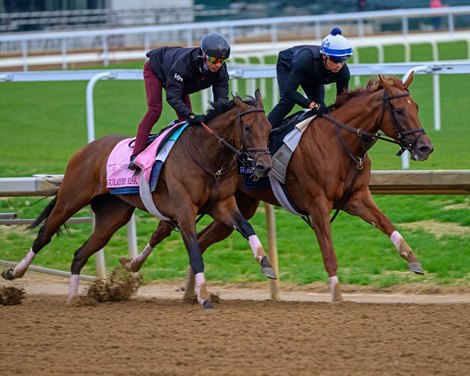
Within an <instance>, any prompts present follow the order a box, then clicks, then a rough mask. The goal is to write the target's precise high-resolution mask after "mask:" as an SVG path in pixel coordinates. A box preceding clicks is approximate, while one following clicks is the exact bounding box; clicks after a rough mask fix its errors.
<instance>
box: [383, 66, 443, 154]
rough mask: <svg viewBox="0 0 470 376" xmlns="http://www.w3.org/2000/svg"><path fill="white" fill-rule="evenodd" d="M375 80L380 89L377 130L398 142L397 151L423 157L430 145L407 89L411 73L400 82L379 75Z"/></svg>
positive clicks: (428, 152) (411, 79)
mask: <svg viewBox="0 0 470 376" xmlns="http://www.w3.org/2000/svg"><path fill="white" fill-rule="evenodd" d="M379 80H380V81H379V85H381V86H382V87H383V89H384V95H383V106H382V114H381V117H380V119H379V127H380V129H381V130H382V132H384V133H385V134H386V135H387V136H389V137H392V138H393V139H394V140H395V141H396V142H397V143H398V144H399V145H400V147H401V150H400V152H399V154H401V153H402V152H403V151H405V150H408V151H409V152H410V154H411V158H412V159H413V160H415V161H424V160H426V159H427V158H428V157H429V154H431V153H432V151H433V150H434V148H433V146H432V143H431V140H430V139H429V138H428V136H427V135H426V134H425V131H424V129H423V127H422V126H421V122H420V121H419V116H418V105H417V104H416V103H415V101H414V100H413V98H411V96H410V92H409V91H408V87H409V86H410V84H411V82H412V81H413V72H412V73H411V74H410V75H409V76H408V78H407V80H406V81H405V82H404V83H403V82H402V81H401V80H399V79H398V78H396V77H395V78H389V79H387V78H384V77H382V76H380V75H379Z"/></svg>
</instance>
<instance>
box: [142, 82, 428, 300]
mask: <svg viewBox="0 0 470 376" xmlns="http://www.w3.org/2000/svg"><path fill="white" fill-rule="evenodd" d="M412 80H413V73H412V74H411V75H410V76H409V77H408V79H407V80H406V82H405V83H403V82H402V81H401V80H400V79H398V78H396V77H390V78H383V77H381V76H379V79H378V80H370V81H369V83H368V85H367V86H366V88H365V89H356V90H354V91H351V92H348V93H344V94H343V95H341V96H340V97H338V98H337V101H336V103H335V104H334V105H333V110H332V111H331V113H330V114H329V115H325V116H324V117H317V118H315V119H314V120H313V121H312V122H311V124H310V125H309V126H308V128H307V129H306V130H305V132H304V134H303V136H302V138H301V139H300V142H299V145H298V147H297V148H296V149H295V151H294V153H293V155H292V158H291V160H290V163H289V165H288V169H287V174H286V184H285V186H286V188H287V191H288V193H289V195H290V197H291V199H292V201H293V203H294V204H295V206H296V207H297V208H298V209H299V210H300V211H302V212H304V213H305V214H306V217H307V218H308V222H309V224H310V226H311V228H312V229H313V230H314V232H315V235H316V237H317V240H318V243H319V246H320V249H321V252H322V257H323V263H324V266H325V269H326V271H327V273H328V276H329V287H330V293H331V298H332V301H335V302H337V301H341V300H342V297H341V291H340V285H339V281H338V277H337V269H338V264H337V259H336V255H335V250H334V248H333V242H332V235H331V223H330V212H331V211H332V210H333V209H335V208H336V209H338V208H340V209H342V210H344V211H346V212H347V213H349V214H351V215H355V216H359V217H360V218H362V219H363V220H364V221H366V222H367V223H370V224H371V225H372V226H374V227H376V228H378V229H379V230H380V231H382V232H383V233H384V234H385V235H387V236H388V237H389V238H390V240H391V241H392V243H393V244H394V245H395V247H396V248H397V250H398V252H399V254H400V256H401V257H403V258H404V259H405V260H406V261H407V262H408V269H409V270H410V271H412V272H415V273H417V274H423V273H424V271H423V268H422V267H421V265H420V263H419V261H418V260H417V258H416V256H415V255H414V254H413V251H412V249H411V247H410V246H409V245H408V244H407V242H406V241H405V239H404V238H403V237H402V236H401V234H400V233H399V232H398V231H397V230H396V228H395V226H394V225H393V224H392V222H391V221H390V220H389V219H388V218H387V217H386V216H385V215H384V214H383V213H382V211H381V210H380V209H379V208H378V206H377V205H376V203H375V202H374V200H373V198H372V195H371V192H370V190H369V181H370V174H371V161H370V159H369V157H368V156H367V154H366V152H367V149H368V148H369V147H370V146H372V145H373V141H374V139H376V138H375V136H376V135H377V133H378V132H379V131H381V132H383V133H384V134H385V135H387V136H388V137H390V140H389V141H392V140H393V142H395V143H397V144H398V145H399V146H400V148H401V150H409V151H410V153H411V158H412V159H413V160H417V161H422V160H426V159H427V158H428V156H429V154H430V153H431V152H432V151H433V146H432V144H431V141H430V140H429V138H428V137H427V136H426V134H425V132H424V129H423V128H422V126H421V123H420V121H419V117H418V106H417V104H416V103H415V102H414V101H413V99H412V98H411V96H410V94H409V91H408V88H409V85H410V84H411V82H412ZM379 137H382V136H379ZM235 196H236V199H237V203H238V207H239V208H240V211H241V212H242V214H243V215H244V216H245V217H246V218H248V219H249V218H251V217H252V216H253V215H254V214H255V212H256V209H257V208H258V205H259V203H260V201H264V202H267V203H269V204H272V205H278V206H279V205H280V204H279V202H278V201H277V199H276V197H275V196H274V194H273V192H272V190H271V189H244V188H243V178H242V177H239V184H238V190H237V192H236V194H235ZM160 231H161V229H160V228H157V230H156V233H154V234H153V236H152V240H151V243H152V244H153V246H155V244H154V243H153V242H154V241H155V240H158V239H159V232H160ZM232 231H233V230H232V229H231V228H229V227H228V226H226V225H225V224H223V223H221V222H220V221H215V222H212V223H211V224H210V225H209V226H207V227H206V228H205V229H204V230H203V231H201V233H199V234H198V241H199V247H200V250H201V251H204V250H206V249H207V248H208V247H209V246H211V245H212V244H214V243H217V242H219V241H221V240H223V239H225V238H226V237H227V236H229V235H230V234H231V233H232ZM188 273H189V274H188V280H187V286H186V289H185V298H186V299H192V297H193V295H194V275H193V273H192V272H191V270H189V269H188Z"/></svg>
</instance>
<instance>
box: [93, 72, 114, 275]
mask: <svg viewBox="0 0 470 376" xmlns="http://www.w3.org/2000/svg"><path fill="white" fill-rule="evenodd" d="M113 78H115V74H114V73H113V72H102V73H98V74H97V75H95V76H94V77H93V78H92V79H91V80H90V81H89V82H88V85H87V87H86V113H87V130H88V143H90V142H92V141H94V139H95V114H94V108H93V89H94V87H95V84H96V83H97V82H98V81H99V80H103V79H113ZM93 227H95V215H94V214H93ZM96 274H97V275H98V276H99V277H100V278H106V262H105V259H104V249H103V248H102V249H100V250H99V251H98V252H96Z"/></svg>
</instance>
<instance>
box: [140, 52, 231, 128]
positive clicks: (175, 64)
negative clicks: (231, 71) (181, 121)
mask: <svg viewBox="0 0 470 376" xmlns="http://www.w3.org/2000/svg"><path fill="white" fill-rule="evenodd" d="M147 57H149V59H150V66H151V67H152V70H153V71H154V73H155V74H156V75H157V77H158V79H159V80H160V81H161V83H162V84H163V86H164V87H165V89H166V100H167V101H168V103H169V104H170V105H171V107H173V108H174V109H175V111H176V112H177V113H179V114H180V115H182V116H184V117H185V118H186V119H187V118H188V117H189V115H191V111H190V109H189V108H188V107H187V106H186V104H185V103H184V101H183V98H184V97H185V96H186V95H188V94H192V93H196V92H198V91H201V90H203V89H206V88H208V87H211V86H212V92H213V93H214V101H217V100H218V99H220V98H225V99H228V90H229V86H228V79H229V76H228V71H227V66H226V64H225V63H224V64H222V66H221V67H220V69H219V70H218V71H217V72H216V73H212V72H211V71H209V70H208V69H207V68H206V66H205V64H204V61H203V59H202V51H201V49H200V48H199V47H195V48H183V47H161V48H157V49H154V50H151V51H149V52H147Z"/></svg>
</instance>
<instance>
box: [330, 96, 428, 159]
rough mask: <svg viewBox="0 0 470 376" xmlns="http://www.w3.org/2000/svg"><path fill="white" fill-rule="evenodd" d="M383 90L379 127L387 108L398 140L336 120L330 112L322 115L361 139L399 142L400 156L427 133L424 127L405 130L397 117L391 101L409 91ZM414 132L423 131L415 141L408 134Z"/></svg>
mask: <svg viewBox="0 0 470 376" xmlns="http://www.w3.org/2000/svg"><path fill="white" fill-rule="evenodd" d="M383 90H384V96H383V101H382V113H381V115H380V120H379V122H378V125H377V129H381V127H382V122H383V119H384V116H385V109H387V110H388V112H389V114H390V119H391V120H392V125H393V129H394V130H395V132H396V133H397V134H398V141H396V140H394V139H393V138H390V137H386V136H383V135H381V134H376V133H370V132H367V131H364V130H362V129H360V128H359V129H357V128H353V127H350V126H348V125H346V124H344V123H342V122H340V121H338V120H336V119H335V118H334V117H333V116H331V115H330V114H324V115H322V117H324V118H325V119H327V120H329V121H330V122H331V123H333V124H334V125H335V126H336V129H338V127H339V128H342V129H344V130H346V131H348V132H351V133H355V134H357V135H358V136H359V137H360V138H361V139H362V138H364V137H365V138H369V139H372V140H375V141H376V140H383V141H387V142H391V143H393V144H397V145H398V146H400V150H399V151H398V153H397V156H400V155H402V154H403V152H404V151H405V150H408V151H410V150H412V149H413V148H414V146H415V145H416V142H417V141H418V139H419V138H420V137H421V136H422V135H423V134H425V133H426V132H425V130H424V128H416V129H410V130H404V129H403V127H402V126H401V125H400V123H399V122H398V121H397V119H396V117H395V111H394V108H393V106H392V104H391V103H390V101H391V100H392V99H397V98H402V97H408V96H409V95H410V93H409V92H406V93H401V94H396V95H392V96H389V95H388V92H387V90H385V88H384V89H383ZM414 133H421V134H420V135H419V136H418V137H416V138H415V139H414V141H411V140H410V139H409V138H408V137H407V136H409V135H411V134H414ZM338 134H339V135H340V138H341V142H342V143H343V146H345V143H344V140H343V139H342V137H341V134H340V133H339V132H338ZM372 145H373V143H372V144H371V146H372ZM345 147H346V146H345ZM369 148H370V147H369ZM365 152H367V150H365ZM365 152H364V154H365ZM348 154H349V155H350V156H351V153H350V151H349V150H348ZM352 159H353V160H354V161H356V160H355V158H354V157H352Z"/></svg>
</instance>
